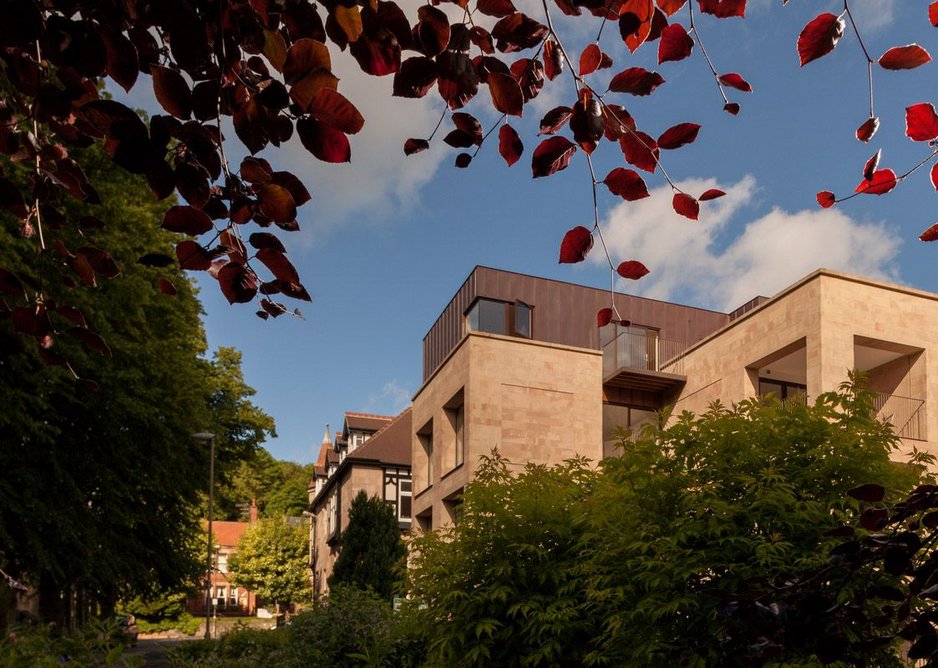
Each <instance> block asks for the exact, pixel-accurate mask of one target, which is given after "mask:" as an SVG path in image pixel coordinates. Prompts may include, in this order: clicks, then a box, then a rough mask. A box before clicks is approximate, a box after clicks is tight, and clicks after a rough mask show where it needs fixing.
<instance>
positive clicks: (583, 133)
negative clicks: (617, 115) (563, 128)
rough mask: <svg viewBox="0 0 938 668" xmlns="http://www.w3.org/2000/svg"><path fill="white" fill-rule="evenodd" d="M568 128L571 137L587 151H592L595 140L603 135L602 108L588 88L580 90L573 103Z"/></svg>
mask: <svg viewBox="0 0 938 668" xmlns="http://www.w3.org/2000/svg"><path fill="white" fill-rule="evenodd" d="M570 129H571V130H572V131H573V139H574V140H575V141H576V143H577V144H579V145H580V148H582V149H583V150H584V151H586V152H587V153H592V152H593V150H594V149H595V148H596V142H598V141H599V140H600V139H602V137H603V133H604V132H605V129H606V124H605V121H604V120H603V112H602V108H601V107H600V104H599V102H598V101H597V100H596V98H594V97H593V96H592V95H591V94H590V92H589V91H588V90H585V89H584V90H581V91H580V99H579V100H577V101H576V104H574V105H573V114H572V115H571V116H570Z"/></svg>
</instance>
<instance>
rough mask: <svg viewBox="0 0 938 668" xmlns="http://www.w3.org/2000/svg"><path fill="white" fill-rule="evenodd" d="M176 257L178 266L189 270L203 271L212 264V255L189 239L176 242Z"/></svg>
mask: <svg viewBox="0 0 938 668" xmlns="http://www.w3.org/2000/svg"><path fill="white" fill-rule="evenodd" d="M176 259H177V260H179V266H180V267H182V268H183V269H188V270H190V271H205V270H206V269H208V268H209V267H211V266H212V257H211V255H209V254H208V251H206V250H205V249H204V248H203V247H202V245H201V244H199V243H197V242H195V241H192V240H191V239H186V240H185V241H180V242H179V243H178V244H176Z"/></svg>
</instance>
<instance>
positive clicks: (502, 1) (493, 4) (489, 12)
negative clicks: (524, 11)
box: [476, 0, 518, 19]
mask: <svg viewBox="0 0 938 668" xmlns="http://www.w3.org/2000/svg"><path fill="white" fill-rule="evenodd" d="M476 9H478V10H479V11H480V12H482V13H483V14H485V15H486V16H493V17H495V18H497V19H501V18H504V17H506V16H508V15H510V14H514V13H515V12H516V11H518V10H517V9H515V6H514V5H513V4H512V3H511V0H478V2H477V3H476Z"/></svg>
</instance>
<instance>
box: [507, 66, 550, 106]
mask: <svg viewBox="0 0 938 668" xmlns="http://www.w3.org/2000/svg"><path fill="white" fill-rule="evenodd" d="M509 71H510V72H511V76H513V77H514V78H515V81H517V82H518V85H519V86H520V87H521V93H522V94H523V95H524V101H525V102H527V101H528V100H532V99H534V98H535V97H537V95H538V93H540V92H541V88H543V87H544V66H543V65H541V61H539V60H531V59H530V58H521V59H520V60H516V61H515V62H513V63H512V64H511V69H510V70H509Z"/></svg>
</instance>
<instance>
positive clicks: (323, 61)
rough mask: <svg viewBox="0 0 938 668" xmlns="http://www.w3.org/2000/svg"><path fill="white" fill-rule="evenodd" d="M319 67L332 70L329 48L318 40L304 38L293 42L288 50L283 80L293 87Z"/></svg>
mask: <svg viewBox="0 0 938 668" xmlns="http://www.w3.org/2000/svg"><path fill="white" fill-rule="evenodd" d="M318 67H321V68H323V69H325V70H331V69H332V58H331V57H330V56H329V48H328V47H327V46H326V45H325V44H323V43H322V42H320V41H318V40H315V39H310V38H308V37H303V38H300V39H298V40H296V41H295V42H293V44H291V45H290V48H289V49H288V50H287V58H286V61H284V64H283V78H284V80H285V81H286V82H287V84H290V85H292V84H294V83H296V82H297V81H299V80H300V79H302V78H303V77H304V76H306V75H307V74H309V73H310V72H312V71H313V70H315V69H316V68H318Z"/></svg>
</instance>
